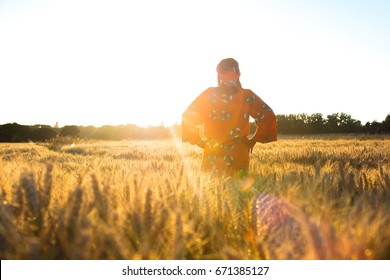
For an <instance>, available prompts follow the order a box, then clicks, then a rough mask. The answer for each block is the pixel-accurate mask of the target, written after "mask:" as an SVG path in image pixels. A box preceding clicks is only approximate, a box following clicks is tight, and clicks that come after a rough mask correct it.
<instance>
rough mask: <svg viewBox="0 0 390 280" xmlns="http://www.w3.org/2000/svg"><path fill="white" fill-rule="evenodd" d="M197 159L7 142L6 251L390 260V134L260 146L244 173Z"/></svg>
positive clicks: (170, 152) (1, 171)
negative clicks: (210, 169)
mask: <svg viewBox="0 0 390 280" xmlns="http://www.w3.org/2000/svg"><path fill="white" fill-rule="evenodd" d="M200 161H201V150H200V149H198V148H196V147H192V146H189V145H185V144H181V143H179V144H177V143H176V144H175V142H173V141H156V142H153V141H150V142H147V141H145V142H142V141H139V142H135V141H130V142H80V143H77V142H76V143H66V142H63V143H61V144H60V145H59V144H58V143H51V144H42V145H36V144H0V214H1V215H0V258H1V259H389V258H390V223H389V221H390V179H389V170H390V140H386V139H378V140H364V141H359V140H358V139H344V140H342V139H340V140H281V141H278V142H276V143H271V144H267V145H257V146H256V147H255V150H254V153H253V154H252V155H251V166H250V170H251V172H250V176H249V177H248V178H247V179H246V180H241V181H237V180H234V179H231V178H230V179H229V178H220V177H217V176H213V175H212V174H201V173H200V171H199V167H200V166H199V165H200Z"/></svg>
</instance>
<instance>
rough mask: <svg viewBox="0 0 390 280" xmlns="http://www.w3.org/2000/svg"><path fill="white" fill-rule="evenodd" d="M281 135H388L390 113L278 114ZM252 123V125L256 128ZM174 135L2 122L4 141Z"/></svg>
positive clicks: (132, 128)
mask: <svg viewBox="0 0 390 280" xmlns="http://www.w3.org/2000/svg"><path fill="white" fill-rule="evenodd" d="M276 118H277V129H278V133H279V134H284V135H288V134H335V133H342V134H346V133H355V134H385V133H390V114H388V115H387V117H386V119H385V120H384V121H383V122H377V121H373V122H371V123H370V122H367V123H366V124H364V125H362V123H361V122H360V121H358V120H355V119H353V118H352V117H351V116H350V115H347V114H345V113H335V114H331V115H327V116H326V117H324V116H323V115H322V114H320V113H316V114H312V115H308V114H290V115H277V116H276ZM253 127H254V126H253V124H252V128H253ZM172 135H176V136H177V137H179V138H180V137H181V125H180V124H175V125H173V126H170V127H165V126H163V125H161V126H149V127H138V126H137V125H134V124H128V125H119V126H110V125H106V126H102V127H94V126H76V125H67V126H64V127H62V128H60V127H58V126H54V127H51V126H49V125H33V126H27V125H20V124H17V123H7V124H4V125H0V142H29V141H33V142H43V141H49V140H52V139H54V138H56V137H61V136H62V137H74V138H79V139H86V140H88V139H90V140H117V141H118V140H130V139H132V140H156V139H168V138H171V137H172Z"/></svg>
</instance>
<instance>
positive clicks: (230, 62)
mask: <svg viewBox="0 0 390 280" xmlns="http://www.w3.org/2000/svg"><path fill="white" fill-rule="evenodd" d="M217 73H218V86H219V87H223V88H241V83H240V74H241V73H240V69H239V67H238V62H237V61H236V60H235V59H233V58H225V59H222V60H221V61H220V62H219V63H218V65H217Z"/></svg>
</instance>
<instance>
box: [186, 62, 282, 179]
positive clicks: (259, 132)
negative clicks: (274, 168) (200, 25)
mask: <svg viewBox="0 0 390 280" xmlns="http://www.w3.org/2000/svg"><path fill="white" fill-rule="evenodd" d="M217 73H218V87H210V88H208V89H207V90H205V91H204V92H203V93H201V94H200V95H199V96H198V97H197V98H196V99H195V100H194V101H193V102H192V103H191V104H190V106H189V107H188V108H187V110H186V111H185V112H184V113H183V116H182V141H183V142H190V143H191V144H195V145H198V146H199V147H201V148H203V149H204V154H203V160H202V169H203V170H205V171H220V172H223V173H226V174H227V175H230V176H235V177H238V178H242V177H245V176H246V175H247V174H248V168H249V152H250V151H252V149H253V147H254V145H255V144H256V142H260V143H267V142H271V141H276V139H277V137H276V117H275V114H274V113H273V111H272V109H271V108H270V107H269V106H268V105H267V104H266V103H265V102H264V101H263V100H262V99H261V98H260V97H258V96H257V95H256V94H254V93H253V92H252V91H251V90H249V89H243V88H242V87H241V83H240V70H239V67H238V63H237V61H236V60H234V59H233V58H226V59H223V60H222V61H221V62H220V63H219V64H218V66H217ZM249 117H252V118H253V119H254V120H255V124H256V130H255V132H254V134H253V135H251V136H250V123H249Z"/></svg>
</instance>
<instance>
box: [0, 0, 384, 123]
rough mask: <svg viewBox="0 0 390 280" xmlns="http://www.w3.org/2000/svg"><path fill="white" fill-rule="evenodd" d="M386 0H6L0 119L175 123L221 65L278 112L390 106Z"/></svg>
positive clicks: (365, 113)
mask: <svg viewBox="0 0 390 280" xmlns="http://www.w3.org/2000/svg"><path fill="white" fill-rule="evenodd" d="M389 15H390V1H388V0H382V1H380V0H326V1H324V0H294V1H292V0H235V1H233V0H188V1H180V0H176V1H174V0H163V1H161V0H133V1H131V0H127V1H125V0H122V1H121V0H106V1H99V0H63V1H61V0H53V1H44V0H0V124H4V123H8V122H17V123H20V124H27V125H33V124H48V125H54V124H55V123H56V122H59V124H60V126H64V125H70V124H75V125H95V126H101V125H105V124H110V125H119V124H129V123H132V124H137V125H140V126H147V125H159V124H161V123H164V124H165V125H171V124H174V123H175V122H178V123H180V122H181V114H182V112H183V111H184V110H185V109H186V107H187V106H188V105H189V103H190V102H191V101H192V100H193V99H195V98H196V96H198V95H199V94H200V93H201V92H202V91H203V90H205V89H206V88H208V87H210V86H216V82H217V77H216V72H215V68H216V65H217V64H218V62H219V61H220V60H221V59H223V58H226V57H233V58H235V59H236V60H238V62H239V64H240V70H241V83H242V85H243V87H244V88H249V89H252V90H253V91H254V92H255V93H257V94H258V95H259V96H260V97H262V98H263V100H264V101H266V102H267V103H268V104H269V105H270V106H271V107H272V108H273V109H274V111H275V113H276V114H290V113H291V114H297V113H308V114H312V113H322V114H324V116H326V115H327V114H331V113H337V112H344V113H347V114H350V115H351V116H352V117H353V118H355V119H358V120H361V121H362V122H363V124H364V123H365V122H367V121H370V122H371V121H373V120H377V121H380V122H381V121H383V120H384V119H385V117H386V115H387V114H389V113H390V106H389V104H390V34H389V33H390V17H389Z"/></svg>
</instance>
